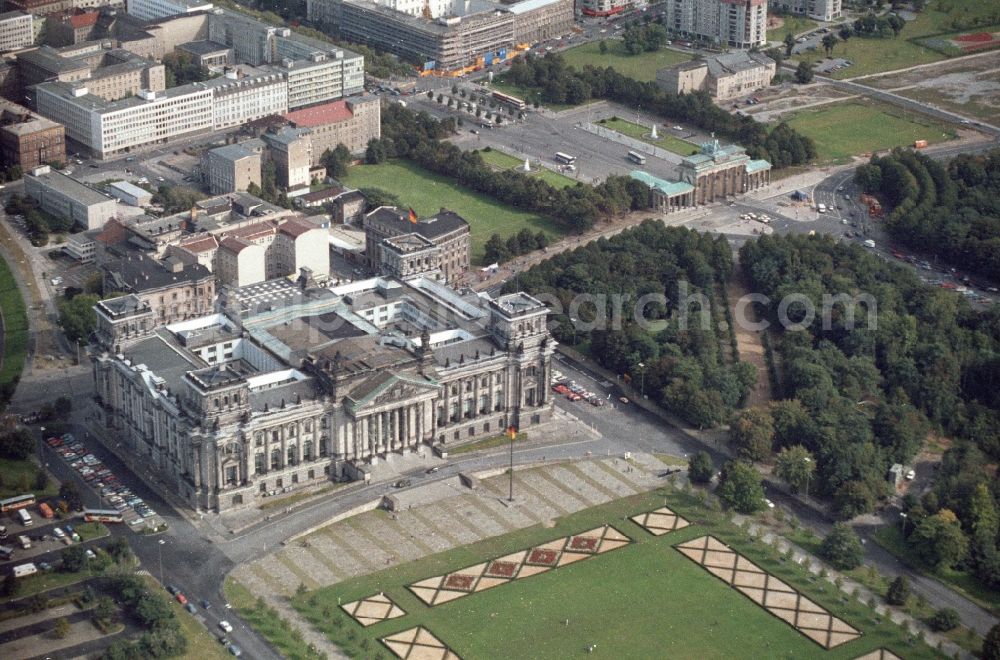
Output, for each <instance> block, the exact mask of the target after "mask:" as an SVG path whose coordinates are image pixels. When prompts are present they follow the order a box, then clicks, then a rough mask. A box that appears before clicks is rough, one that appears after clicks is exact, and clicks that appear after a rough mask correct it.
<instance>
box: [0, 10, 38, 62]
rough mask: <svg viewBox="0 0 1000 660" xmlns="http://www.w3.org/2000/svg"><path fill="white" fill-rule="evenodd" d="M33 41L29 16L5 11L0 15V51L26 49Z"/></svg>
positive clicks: (33, 35) (21, 12)
mask: <svg viewBox="0 0 1000 660" xmlns="http://www.w3.org/2000/svg"><path fill="white" fill-rule="evenodd" d="M34 41H35V33H34V30H33V28H32V18H31V14H27V13H25V12H23V11H7V12H4V13H2V14H0V51H4V52H5V51H11V50H20V49H21V48H27V47H28V46H30V45H32V44H33V43H34Z"/></svg>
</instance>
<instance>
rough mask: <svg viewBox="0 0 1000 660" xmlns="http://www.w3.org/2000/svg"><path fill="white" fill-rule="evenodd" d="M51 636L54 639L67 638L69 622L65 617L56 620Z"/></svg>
mask: <svg viewBox="0 0 1000 660" xmlns="http://www.w3.org/2000/svg"><path fill="white" fill-rule="evenodd" d="M52 634H53V635H55V637H56V639H66V637H67V636H69V621H67V620H66V617H60V618H58V619H56V625H55V627H54V628H53V629H52Z"/></svg>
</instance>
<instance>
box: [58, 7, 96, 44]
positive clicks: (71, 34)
mask: <svg viewBox="0 0 1000 660" xmlns="http://www.w3.org/2000/svg"><path fill="white" fill-rule="evenodd" d="M100 16H101V13H100V12H99V11H95V10H90V11H86V10H83V9H76V10H73V11H72V12H68V13H65V14H50V15H49V17H48V19H47V20H46V21H45V30H46V34H45V40H46V42H47V43H48V45H50V46H70V45H73V44H78V43H81V42H83V41H92V40H95V39H98V38H100V31H101V26H100V25H99V24H98V19H99V18H100Z"/></svg>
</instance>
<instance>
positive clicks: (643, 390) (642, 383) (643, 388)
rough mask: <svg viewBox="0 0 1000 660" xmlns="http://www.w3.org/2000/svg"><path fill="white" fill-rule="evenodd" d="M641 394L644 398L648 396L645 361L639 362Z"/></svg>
mask: <svg viewBox="0 0 1000 660" xmlns="http://www.w3.org/2000/svg"><path fill="white" fill-rule="evenodd" d="M639 394H640V395H642V398H643V399H645V398H646V364H645V363H644V362H640V363H639Z"/></svg>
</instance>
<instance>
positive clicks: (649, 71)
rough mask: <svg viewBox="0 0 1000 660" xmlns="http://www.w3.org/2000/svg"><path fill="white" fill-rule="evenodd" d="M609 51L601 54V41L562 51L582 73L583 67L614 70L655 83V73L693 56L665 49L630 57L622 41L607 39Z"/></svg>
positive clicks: (569, 61)
mask: <svg viewBox="0 0 1000 660" xmlns="http://www.w3.org/2000/svg"><path fill="white" fill-rule="evenodd" d="M605 43H607V45H608V52H607V53H604V54H602V53H601V46H600V42H597V41H592V42H589V43H585V44H581V45H580V46H576V47H575V48H570V49H569V50H565V51H563V52H562V56H563V58H564V59H565V60H566V64H569V65H570V66H573V67H575V68H576V69H577V70H582V69H583V67H585V66H587V65H588V64H589V65H590V66H596V67H600V68H605V67H609V66H610V67H613V68H614V70H615V71H617V72H618V73H620V74H622V75H625V76H628V77H629V78H635V79H636V80H642V81H651V80H656V72H657V71H658V70H660V69H662V68H663V67H666V66H670V65H672V64H680V63H681V62H687V61H688V60H690V59H691V56H690V55H688V54H686V53H679V52H677V51H676V50H670V49H668V48H663V49H660V50H658V51H656V52H655V53H639V54H638V55H629V54H628V52H626V50H625V46H624V45H623V44H622V42H621V40H619V39H606V40H605Z"/></svg>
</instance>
